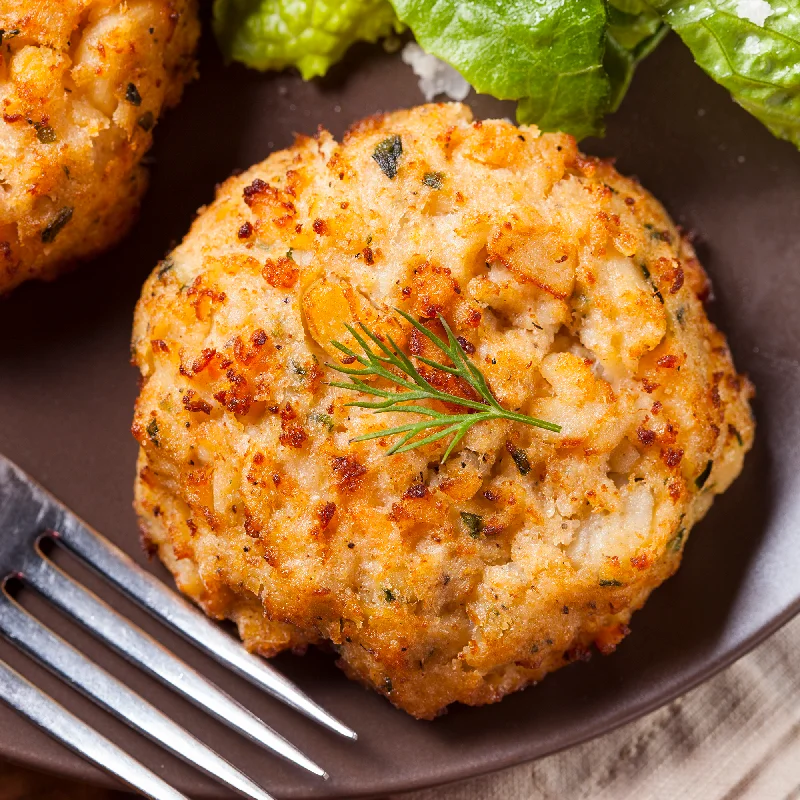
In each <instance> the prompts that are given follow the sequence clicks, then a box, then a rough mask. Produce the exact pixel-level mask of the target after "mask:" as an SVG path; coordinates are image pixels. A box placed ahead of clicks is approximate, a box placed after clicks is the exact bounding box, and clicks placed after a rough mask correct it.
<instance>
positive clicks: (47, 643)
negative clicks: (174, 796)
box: [0, 591, 272, 800]
mask: <svg viewBox="0 0 800 800" xmlns="http://www.w3.org/2000/svg"><path fill="white" fill-rule="evenodd" d="M0 631H2V633H3V635H4V636H5V637H6V638H7V639H8V640H9V641H11V642H13V643H14V644H15V645H17V647H19V648H20V649H22V650H25V651H27V652H28V653H30V654H31V655H32V656H33V657H34V658H36V659H37V660H38V661H40V662H41V663H42V664H44V665H45V666H46V667H47V668H48V669H50V670H51V671H52V672H54V673H55V674H56V675H58V676H60V677H62V678H64V679H65V680H66V681H67V682H69V683H70V684H71V685H72V686H74V687H75V688H77V689H79V690H80V691H81V692H83V694H85V695H86V696H87V697H88V698H89V699H90V700H93V701H94V702H95V703H97V704H98V705H99V706H102V707H103V708H105V709H106V710H107V711H110V712H111V713H112V714H114V715H116V716H117V717H120V718H121V719H123V720H125V721H127V723H128V724H129V725H131V726H132V727H134V728H136V729H138V730H139V731H140V732H142V733H143V734H145V735H146V736H148V737H149V738H151V739H153V740H155V741H156V742H159V743H160V744H161V745H162V746H163V747H165V748H166V749H167V750H170V751H172V752H173V753H175V755H177V756H178V757H180V758H182V759H183V760H184V761H187V762H189V763H190V764H192V765H193V766H195V767H197V768H198V769H200V770H202V771H203V772H205V773H206V774H207V775H209V776H211V777H212V778H214V779H216V780H218V781H219V782H220V783H222V784H224V785H225V786H228V787H230V788H232V789H234V790H236V791H237V792H239V794H242V795H244V796H245V797H250V798H253V800H272V798H271V797H270V795H268V794H267V793H266V792H265V791H263V790H262V789H261V788H260V787H259V786H257V785H256V784H255V783H253V781H251V780H250V779H249V778H248V777H247V776H246V775H244V774H243V773H241V772H239V770H238V769H236V768H235V767H233V766H232V765H231V764H229V763H228V762H227V761H226V760H225V759H224V758H222V757H221V756H219V755H217V754H216V753H215V752H214V751H213V750H212V749H211V748H210V747H207V746H206V745H204V744H203V743H202V742H201V741H200V740H199V739H195V737H194V736H192V735H191V734H190V733H188V732H187V731H185V730H184V729H183V728H181V727H180V726H179V725H177V724H176V723H174V722H173V721H172V720H171V719H170V718H169V717H167V716H166V715H164V714H162V713H161V712H160V711H158V710H157V709H155V708H154V707H153V706H152V705H151V704H150V703H148V702H147V701H146V700H144V699H143V698H142V697H140V696H139V695H137V694H136V693H135V692H133V691H131V690H130V689H128V687H127V686H125V684H124V683H121V682H120V681H118V680H117V679H116V678H115V677H113V676H112V675H110V674H109V673H108V672H106V671H105V670H104V669H102V668H101V667H99V666H98V665H97V664H95V663H94V662H93V661H90V660H89V659H88V658H86V656H84V655H83V654H81V653H80V652H78V651H77V650H76V649H75V648H74V647H72V645H70V644H67V642H65V641H64V640H63V639H62V638H61V637H59V636H56V634H54V633H53V632H52V631H51V630H50V629H49V628H47V627H46V626H45V625H43V624H42V623H41V622H39V621H38V620H37V619H35V618H34V617H32V616H31V615H30V614H29V613H28V612H27V611H26V610H25V609H23V608H22V606H20V605H19V604H18V603H17V602H15V601H14V600H13V599H12V598H11V597H9V595H8V594H7V593H6V592H5V591H3V592H0Z"/></svg>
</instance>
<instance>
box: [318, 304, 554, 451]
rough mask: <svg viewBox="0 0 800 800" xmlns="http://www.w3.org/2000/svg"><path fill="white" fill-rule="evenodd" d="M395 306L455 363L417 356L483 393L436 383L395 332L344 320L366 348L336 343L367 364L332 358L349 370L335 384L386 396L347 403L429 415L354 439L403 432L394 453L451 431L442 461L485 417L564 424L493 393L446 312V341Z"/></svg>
mask: <svg viewBox="0 0 800 800" xmlns="http://www.w3.org/2000/svg"><path fill="white" fill-rule="evenodd" d="M395 310H396V311H397V313H398V314H400V315H401V316H402V317H404V318H405V319H406V320H408V321H409V322H410V323H411V324H412V325H413V326H414V327H415V328H416V329H417V330H418V331H419V332H420V333H421V334H422V335H423V336H426V337H427V338H428V339H430V341H431V342H433V344H434V345H436V347H437V348H438V349H439V350H441V351H442V352H443V353H444V354H445V355H446V356H447V357H448V358H449V359H450V361H451V363H452V366H448V365H447V364H442V363H441V362H439V361H433V360H431V359H429V358H423V357H422V356H417V359H418V360H419V361H421V362H422V363H423V364H427V365H428V366H429V367H432V368H433V369H437V370H441V371H442V372H447V373H449V374H450V375H455V376H457V377H459V378H461V380H463V381H464V382H465V383H466V384H467V385H468V386H470V387H471V388H472V389H473V390H474V391H475V393H476V395H478V397H480V398H481V399H480V400H469V399H467V398H465V397H459V396H458V395H455V394H450V393H449V392H443V391H441V390H440V389H437V388H436V387H434V386H433V385H431V384H430V383H429V382H428V381H427V380H426V379H425V378H424V377H423V376H422V375H421V374H420V373H419V370H417V368H416V367H415V366H414V364H413V363H412V361H411V359H410V358H409V357H408V356H407V355H406V354H405V353H404V352H403V351H402V349H401V348H400V347H399V346H398V344H397V343H396V342H395V341H394V339H392V337H391V336H388V335H387V336H386V338H387V340H388V344H387V343H386V342H384V341H383V340H382V339H381V338H380V337H378V336H377V335H376V334H375V333H373V332H372V331H370V330H369V329H368V328H366V327H365V326H364V325H362V324H361V323H359V327H360V328H361V330H362V331H363V333H364V336H366V337H367V338H366V339H365V338H364V336H362V335H361V333H359V332H358V331H357V330H356V329H355V328H354V327H353V326H352V325H347V324H345V327H346V328H347V330H348V331H349V332H350V334H351V335H352V336H353V338H354V339H355V340H356V341H357V342H358V344H359V345H360V347H361V349H362V350H363V351H364V352H363V354H359V353H355V352H354V351H353V350H351V349H350V348H349V347H347V346H346V345H344V344H342V343H341V342H337V341H332V342H331V344H332V345H333V346H334V347H335V348H337V349H338V350H341V351H342V352H343V353H344V354H345V355H346V356H348V357H349V358H352V359H355V360H356V361H358V363H359V364H361V366H362V367H364V369H357V368H351V367H346V366H340V365H337V364H328V366H329V367H331V368H332V369H335V370H337V371H338V372H343V373H345V374H346V375H349V376H350V382H349V383H344V382H332V383H331V384H330V385H331V386H338V387H339V388H341V389H351V390H353V391H359V392H363V393H364V394H369V395H373V396H374V397H380V398H382V400H378V401H374V402H367V401H354V402H352V403H348V404H347V405H348V406H355V407H357V408H369V409H372V410H373V411H374V412H375V413H376V414H385V413H388V412H395V411H396V412H403V413H406V414H421V415H422V416H424V417H426V419H423V420H421V421H419V422H410V423H408V424H407V425H398V426H397V427H396V428H387V429H384V430H379V431H373V432H372V433H366V434H364V435H363V436H357V437H356V438H355V439H352V441H354V442H365V441H367V440H369V439H378V438H382V437H384V436H400V435H402V436H401V438H400V439H399V440H398V441H397V442H396V443H395V444H394V445H392V447H390V448H389V450H387V451H386V454H387V455H393V454H394V453H405V452H407V451H408V450H413V449H414V448H415V447H422V446H423V445H426V444H431V443H432V442H438V441H439V440H440V439H446V438H447V437H448V436H452V439H451V440H450V444H449V445H448V447H447V450H445V452H444V455H443V456H442V463H444V462H445V461H447V459H448V458H449V457H450V454H451V453H452V452H453V450H454V449H455V447H456V445H458V443H459V442H460V441H461V440H462V439H463V438H464V436H465V435H466V434H467V431H468V430H469V429H470V428H471V427H472V426H473V425H477V424H478V423H480V422H486V421H488V420H493V419H507V420H510V421H511V422H522V423H524V424H525V425H532V426H534V427H536V428H544V429H545V430H548V431H554V432H555V433H558V432H559V431H560V430H561V426H560V425H556V424H554V423H552V422H546V421H545V420H541V419H536V417H529V416H528V415H527V414H520V413H519V412H517V411H509V410H507V409H505V408H503V407H502V406H501V405H500V403H499V402H498V401H497V399H496V398H495V396H494V395H493V394H492V391H491V389H490V388H489V385H488V384H487V382H486V378H485V377H484V376H483V373H481V371H480V370H479V369H478V368H477V367H476V366H475V365H474V364H473V363H472V361H470V360H469V359H468V358H467V357H466V356H465V354H464V351H463V350H462V349H461V345H460V344H459V343H458V341H457V340H456V337H455V336H454V334H453V331H452V330H451V329H450V326H449V325H448V324H447V321H446V320H445V319H444V318H443V317H442V316H441V315H439V322H441V324H442V326H443V327H444V330H445V331H446V333H447V342H446V343H445V342H443V341H442V340H441V339H440V338H439V337H438V336H437V335H436V334H435V333H433V332H432V331H430V330H428V329H427V328H426V327H425V326H424V325H422V323H420V322H418V321H417V320H415V319H414V318H413V317H412V316H411V315H410V314H408V313H407V312H405V311H401V310H400V309H395ZM367 339H369V340H370V341H371V342H372V343H373V344H374V345H375V346H376V347H377V348H378V350H379V351H380V352H376V351H375V350H373V349H372V348H371V347H370V345H369V342H367ZM390 367H393V368H394V369H396V370H398V371H399V372H400V373H401V374H400V375H398V374H396V373H395V372H394V371H392V369H390ZM369 376H376V377H379V378H384V379H385V380H387V381H390V382H391V383H393V384H395V385H396V386H398V387H400V391H398V390H396V389H380V388H377V387H375V386H371V385H370V384H368V383H366V382H365V381H364V380H363V378H365V377H369ZM421 400H440V401H442V402H444V403H451V404H453V405H457V406H460V407H462V408H464V409H468V410H466V411H465V412H464V413H461V414H447V413H443V412H441V411H437V410H436V409H434V408H429V407H428V406H424V405H419V401H421ZM433 428H438V429H439V430H436V431H434V432H433V433H428V435H426V436H423V437H422V438H415V437H417V436H419V435H420V434H422V433H425V432H426V431H429V430H431V429H433Z"/></svg>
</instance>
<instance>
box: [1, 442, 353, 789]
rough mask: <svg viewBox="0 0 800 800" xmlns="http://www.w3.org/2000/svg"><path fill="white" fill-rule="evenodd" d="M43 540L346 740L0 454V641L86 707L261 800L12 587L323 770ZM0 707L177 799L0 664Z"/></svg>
mask: <svg viewBox="0 0 800 800" xmlns="http://www.w3.org/2000/svg"><path fill="white" fill-rule="evenodd" d="M44 539H50V540H52V541H54V542H56V543H57V544H58V545H61V546H64V547H66V548H67V549H68V550H69V551H70V552H71V553H73V554H74V555H76V556H77V557H78V558H79V559H81V560H82V561H83V562H85V563H86V564H88V565H89V566H90V567H92V568H93V569H94V570H95V571H96V572H97V573H99V574H100V575H101V576H102V577H103V578H105V579H106V580H107V581H108V582H109V583H111V584H113V585H114V586H115V587H116V588H118V589H120V590H121V591H122V592H124V593H125V594H126V595H128V596H129V597H130V598H131V599H132V600H134V601H135V602H136V603H138V604H139V605H140V606H141V607H142V608H144V609H145V610H147V611H149V612H150V613H151V614H152V615H153V616H155V617H156V618H157V619H159V620H160V621H161V622H164V623H166V624H167V625H169V626H170V627H172V628H173V629H174V630H175V631H177V632H178V633H180V634H181V635H182V636H184V637H185V638H187V639H189V641H191V642H192V643H193V644H195V645H197V646H198V647H199V648H200V649H202V650H204V651H206V652H207V653H208V654H209V655H211V656H213V657H214V658H215V659H216V660H217V661H219V662H221V663H222V664H224V665H226V666H228V667H230V668H231V669H232V670H233V671H234V672H236V673H238V674H239V675H241V676H242V677H244V678H246V679H247V680H249V681H250V682H251V683H254V684H255V685H256V686H259V687H260V688H262V689H265V690H266V691H267V692H268V693H269V694H271V695H272V696H273V697H276V698H277V699H278V700H281V701H282V702H284V703H286V704H287V705H288V706H290V707H292V708H294V709H296V710H297V711H299V712H300V713H301V714H304V715H305V716H307V717H309V718H310V719H312V720H314V721H315V722H318V723H319V724H321V725H323V726H325V727H326V728H328V729H330V730H332V731H335V732H336V733H338V734H340V735H341V736H345V737H347V738H350V739H355V738H356V734H355V732H354V731H352V730H351V729H350V728H348V727H347V726H346V725H344V724H343V723H341V722H340V721H339V720H338V719H336V718H335V717H333V716H332V715H331V714H329V713H328V712H327V711H325V710H324V709H323V708H321V707H320V706H319V705H317V704H316V703H315V702H314V701H313V700H312V699H311V698H310V697H308V696H307V695H305V694H304V693H303V692H301V691H300V689H298V688H297V687H296V686H295V685H294V684H292V683H291V682H290V681H289V680H287V679H286V678H285V677H284V676H283V675H281V674H280V673H279V672H277V671H276V670H275V669H273V668H272V667H271V666H269V665H268V664H267V663H266V662H264V661H263V660H261V659H259V658H257V657H256V656H253V655H251V654H250V653H248V652H247V651H246V650H245V649H244V647H242V645H241V644H240V643H238V642H237V641H235V640H234V639H233V638H232V637H231V636H229V635H228V634H226V633H225V632H224V631H222V630H221V629H220V628H219V627H218V626H217V625H215V624H214V623H213V622H211V621H210V620H209V619H208V618H206V617H205V616H203V614H201V613H200V612H199V611H198V610H197V609H196V608H194V606H192V605H190V604H189V603H188V602H186V601H185V600H183V599H182V598H181V597H179V596H178V595H177V594H176V593H175V592H173V591H171V590H170V589H168V588H167V587H166V586H165V585H164V584H163V583H161V582H160V581H159V580H158V579H156V578H155V577H154V576H153V575H151V574H150V573H148V572H146V571H145V570H143V569H142V568H141V567H140V566H139V565H138V564H136V563H135V562H134V561H133V560H132V559H130V558H129V557H128V556H127V555H125V553H123V552H122V551H121V550H119V549H118V548H117V547H115V546H114V545H113V544H111V542H109V541H108V540H107V539H105V538H103V537H102V536H101V535H100V534H99V533H97V532H96V531H94V530H92V529H91V528H90V527H89V526H88V525H86V524H85V523H84V522H82V521H81V520H80V519H78V517H76V516H75V515H74V514H73V513H72V512H71V511H69V510H68V509H67V508H66V507H65V506H63V505H62V504H61V503H59V502H58V501H57V500H56V499H55V498H54V497H52V496H51V495H50V494H49V493H48V492H46V491H45V490H44V489H43V488H42V487H41V486H39V485H38V484H37V483H35V482H34V481H33V480H32V479H31V478H30V477H29V476H28V475H26V474H25V473H24V472H23V471H22V470H21V469H19V467H17V466H15V465H14V464H12V463H11V462H10V461H9V460H8V459H6V458H4V457H3V456H2V455H0V582H2V591H0V634H2V635H3V636H4V637H5V638H6V639H7V640H8V641H10V642H12V643H13V644H14V645H16V646H17V647H18V648H20V649H21V650H23V651H24V652H26V653H28V654H29V655H31V656H33V657H34V658H35V659H36V660H38V661H39V662H41V663H42V664H43V665H44V666H46V667H47V668H48V669H50V670H51V671H52V672H54V673H55V674H56V675H58V676H59V677H61V678H63V679H64V680H65V681H66V682H67V683H68V684H70V685H71V686H72V687H74V688H76V689H78V690H79V691H81V692H82V693H83V694H85V695H86V696H87V697H89V698H90V699H91V700H93V701H94V702H95V703H97V704H98V705H100V706H101V707H103V708H105V709H106V710H108V711H110V712H111V713H113V714H115V715H116V716H117V717H119V718H120V719H122V720H124V721H125V722H126V723H127V724H128V725H130V726H131V727H133V728H135V729H137V730H138V731H140V732H141V733H143V734H144V735H146V736H148V737H149V738H151V739H153V740H154V741H156V742H158V743H159V744H161V745H162V746H163V747H165V748H166V749H168V750H170V751H171V752H173V753H175V754H176V755H177V756H178V757H180V758H182V759H183V760H184V761H187V762H189V763H190V764H192V765H194V766H195V767H197V768H198V769H200V770H202V771H203V772H205V773H207V774H208V775H210V776H212V777H213V778H215V779H216V780H218V781H219V782H220V783H222V784H225V785H226V786H229V787H230V788H232V789H234V790H235V791H237V792H239V793H240V794H242V795H244V796H245V797H251V798H256V799H257V800H270V796H269V795H268V794H267V793H266V792H265V791H264V790H263V789H261V788H260V787H259V786H258V785H257V784H256V783H254V782H253V781H252V780H251V779H250V778H248V777H247V776H246V775H244V774H243V773H242V772H240V771H239V770H238V769H236V768H235V767H234V766H232V765H231V764H230V763H228V762H227V761H225V760H224V759H223V758H222V757H221V756H219V755H217V754H216V753H215V752H214V751H213V750H211V749H210V748H209V747H207V746H206V745H204V744H203V743H202V742H200V741H199V740H197V739H196V738H194V737H193V736H192V735H191V734H189V733H188V732H187V731H185V730H184V729H183V728H181V727H180V726H179V725H177V724H176V723H174V722H173V721H172V720H171V719H169V717H167V716H166V715H164V714H163V713H162V712H160V711H158V710H157V709H156V708H155V707H153V706H152V705H151V704H150V703H148V702H147V701H146V700H144V699H143V698H142V697H140V696H139V695H138V694H136V693H135V692H133V691H131V690H130V689H128V688H127V687H126V686H125V685H124V684H123V683H121V682H120V681H119V680H117V679H116V678H114V677H113V676H112V675H110V674H109V673H108V672H106V671H105V670H103V669H102V668H101V667H99V666H98V665H96V664H95V663H94V662H92V661H90V660H89V659H88V658H86V657H85V656H84V655H82V654H81V653H80V652H79V651H78V650H76V649H75V648H74V647H72V645H70V644H68V643H67V642H66V641H64V640H63V639H62V638H60V637H59V636H57V635H56V634H55V633H53V631H52V630H50V629H49V628H47V627H46V626H45V625H43V624H42V623H41V622H39V621H38V620H37V619H36V618H35V617H33V616H32V615H31V614H30V613H29V612H28V611H27V610H25V609H24V608H23V607H22V606H21V605H20V604H19V603H18V602H17V601H16V600H15V599H14V597H13V595H12V592H11V590H10V589H11V586H10V583H12V582H13V581H14V580H18V581H21V582H22V583H23V584H24V585H25V586H28V587H30V588H32V589H34V590H35V591H37V592H38V593H39V594H40V595H42V596H44V597H45V598H46V599H47V600H48V601H50V602H51V603H53V604H54V605H56V606H58V607H59V608H60V609H61V610H62V611H64V612H66V613H67V614H68V615H69V616H71V617H73V618H74V619H76V620H78V621H79V622H80V623H81V624H82V625H83V626H85V627H86V628H87V629H88V630H89V631H90V632H91V633H93V634H94V635H95V636H97V637H98V638H99V639H101V640H102V641H103V642H105V643H106V644H108V645H110V646H111V647H112V648H113V649H114V650H116V651H118V652H119V653H120V654H121V655H122V656H124V657H125V658H127V659H128V660H129V661H131V662H132V663H134V664H136V665H137V666H139V667H141V668H142V669H144V670H145V671H147V672H149V673H150V674H151V675H152V676H153V677H155V678H157V679H158V680H159V681H161V682H162V683H164V684H166V685H167V686H169V687H170V688H171V689H173V690H175V691H176V692H178V693H180V694H182V695H183V696H184V697H185V698H186V699H188V700H189V701H191V702H192V703H194V704H195V705H197V706H199V707H200V708H202V709H203V710H205V711H207V712H208V713H209V714H211V715H212V716H214V717H216V718H217V719H219V720H221V721H222V722H223V723H225V724H226V725H228V726H229V727H231V728H233V729H234V730H235V731H237V732H239V733H240V734H242V735H244V736H246V737H247V738H249V739H252V740H253V741H255V742H257V743H259V744H260V745H262V746H263V747H265V748H267V749H268V750H271V751H272V752H274V753H277V754H278V755H280V756H282V757H283V758H285V759H287V760H289V761H291V762H293V763H295V764H297V765H299V766H301V767H304V768H305V769H307V770H309V771H310V772H313V773H314V774H316V775H319V776H320V777H322V778H327V777H328V776H327V774H326V773H325V771H324V770H323V769H322V768H321V767H319V766H318V765H317V764H315V763H314V762H313V761H312V760H311V759H309V758H308V757H306V756H305V755H304V754H303V753H302V752H300V750H298V749H297V748H296V747H295V746H294V745H292V744H290V743H289V742H288V741H287V740H286V739H284V738H283V737H282V736H280V735H279V734H278V733H276V732H275V731H274V730H272V728H270V727H269V726H268V725H266V724H265V723H264V722H262V721H261V720H260V719H259V718H258V717H256V716H255V715H254V714H252V713H251V712H250V711H248V710H247V709H246V708H244V707H243V706H242V705H240V704H239V703H237V702H236V701H235V700H234V699H233V698H231V697H229V696H228V695H227V694H225V693H224V692H222V691H221V690H220V689H218V688H217V687H216V686H215V685H214V684H212V683H211V682H210V681H208V680H207V679H206V678H204V677H203V676H202V675H200V673H198V672H196V671H195V670H193V669H192V668H191V667H189V666H188V665H187V664H185V663H184V662H183V661H181V660H180V659H178V658H177V657H176V656H174V655H173V654H172V653H171V652H170V651H169V650H167V649H166V648H165V647H164V646H162V645H161V644H159V643H158V642H157V641H156V640H155V639H153V637H151V636H150V635H149V634H147V633H145V632H144V631H143V630H141V628H138V627H136V626H135V625H134V624H133V623H131V622H130V621H129V620H127V619H126V618H125V617H123V616H122V615H121V614H119V613H118V612H116V611H114V609H112V608H111V607H110V606H109V605H108V604H107V603H105V602H104V601H102V600H101V599H100V598H99V597H97V595H95V594H93V593H92V592H90V591H89V590H88V589H86V588H85V587H83V586H81V584H79V583H78V582H77V581H75V580H74V579H73V578H71V577H70V576H69V575H67V574H66V573H65V572H63V571H62V570H61V569H59V568H58V567H57V566H56V565H55V564H54V563H53V562H52V561H51V560H50V559H48V558H47V556H46V555H45V553H44V552H43V550H42V547H41V544H42V541H43V540H44ZM0 699H2V700H4V701H5V702H6V703H7V704H8V705H10V706H11V707H13V708H14V709H16V710H17V711H18V712H20V713H21V714H23V715H24V716H26V717H27V718H28V719H30V720H32V721H33V722H34V723H36V724H37V725H38V726H39V727H41V728H42V729H44V730H45V731H47V732H48V733H49V734H50V735H51V736H53V737H54V738H56V739H58V740H59V741H61V742H62V743H63V744H65V745H67V746H68V747H70V748H71V749H72V750H74V751H76V752H77V753H79V754H80V755H82V756H84V757H85V758H86V759H88V760H89V761H91V762H93V763H94V764H96V765H98V766H100V767H101V768H103V769H105V770H107V771H108V772H111V773H112V774H114V775H116V776H117V777H118V778H119V779H120V780H122V781H123V782H124V783H126V784H127V785H128V786H130V787H131V788H133V789H136V790H138V791H139V792H140V793H141V794H143V795H144V796H145V797H150V798H152V799H153V800H177V799H178V798H182V797H183V795H181V794H180V793H179V792H177V791H175V790H174V789H172V788H171V787H170V786H168V785H167V784H166V783H165V782H164V781H163V780H161V779H160V778H159V777H157V776H156V775H155V774H153V773H152V772H151V771H150V770H149V769H147V768H146V767H145V766H143V765H142V764H140V763H139V762H138V761H135V760H134V759H133V758H131V757H130V756H129V755H127V754H126V753H125V752H124V751H123V750H121V749H120V748H119V747H117V746H116V745H114V744H113V743H112V742H110V741H109V740H108V739H106V738H105V737H103V736H101V735H100V734H99V733H98V732H97V731H95V730H94V729H93V728H90V727H89V726H88V725H86V724H84V723H83V722H81V721H80V720H79V719H78V718H77V717H75V716H74V715H72V714H71V713H70V712H68V711H67V710H66V709H65V708H63V707H62V706H61V705H59V704H58V703H57V702H56V701H55V700H53V699H52V698H51V697H49V696H48V695H46V694H45V693H44V692H42V691H41V690H40V689H38V688H36V687H35V686H34V685H33V684H31V683H30V682H29V681H27V680H26V679H25V678H23V677H22V676H21V675H20V674H19V673H17V672H16V671H14V670H13V669H12V668H11V667H9V666H8V665H7V664H5V663H4V662H3V661H2V660H0ZM184 800H185V799H184Z"/></svg>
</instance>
